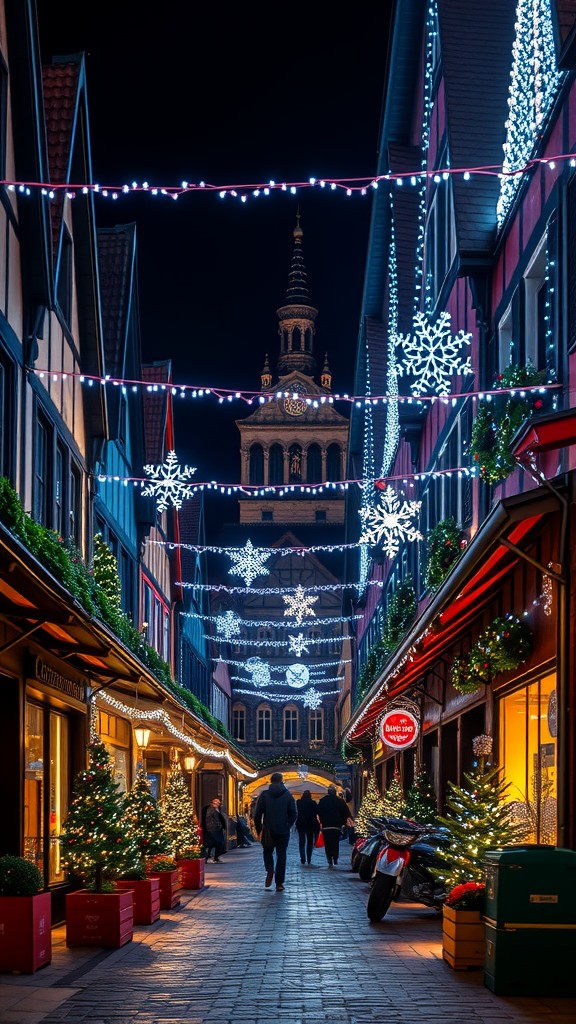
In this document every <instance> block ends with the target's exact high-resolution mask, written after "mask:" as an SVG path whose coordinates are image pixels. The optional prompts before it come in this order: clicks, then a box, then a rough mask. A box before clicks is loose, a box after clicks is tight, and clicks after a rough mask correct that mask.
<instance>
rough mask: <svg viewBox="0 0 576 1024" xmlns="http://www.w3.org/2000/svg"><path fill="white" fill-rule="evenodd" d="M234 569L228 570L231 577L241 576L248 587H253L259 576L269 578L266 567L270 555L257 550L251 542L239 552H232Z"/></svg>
mask: <svg viewBox="0 0 576 1024" xmlns="http://www.w3.org/2000/svg"><path fill="white" fill-rule="evenodd" d="M229 555H230V558H231V559H232V567H231V568H230V569H229V570H228V572H229V574H230V576H241V577H242V579H243V580H244V582H245V584H246V586H247V587H249V586H251V584H252V583H253V581H254V580H255V579H256V577H257V576H267V575H268V569H267V568H266V566H265V565H264V563H265V562H267V561H268V559H269V558H270V555H267V554H266V553H265V552H264V551H262V550H261V549H260V548H255V547H254V546H253V544H252V541H251V540H248V542H247V543H246V544H245V545H244V547H243V548H240V550H239V551H230V552H229Z"/></svg>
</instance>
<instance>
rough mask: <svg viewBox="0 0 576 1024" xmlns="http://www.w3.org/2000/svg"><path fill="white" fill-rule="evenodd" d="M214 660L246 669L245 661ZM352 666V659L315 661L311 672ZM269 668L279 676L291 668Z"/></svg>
mask: <svg viewBox="0 0 576 1024" xmlns="http://www.w3.org/2000/svg"><path fill="white" fill-rule="evenodd" d="M212 660H213V661H215V662H216V664H219V665H234V666H235V667H236V668H245V667H246V662H245V661H234V660H233V659H232V658H213V659H212ZM351 664H352V658H342V659H340V658H339V659H338V661H315V662H314V663H313V664H312V665H310V666H309V667H310V669H311V670H314V669H321V668H337V667H338V665H351ZM269 668H270V672H272V673H274V672H276V673H278V674H279V675H285V673H286V671H287V670H288V668H290V666H289V665H270V666H269Z"/></svg>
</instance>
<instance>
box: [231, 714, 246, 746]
mask: <svg viewBox="0 0 576 1024" xmlns="http://www.w3.org/2000/svg"><path fill="white" fill-rule="evenodd" d="M232 736H233V737H234V739H235V740H238V743H245V742H246V708H245V707H244V705H243V704H234V706H233V708H232Z"/></svg>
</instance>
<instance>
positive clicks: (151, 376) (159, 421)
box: [142, 359, 172, 465]
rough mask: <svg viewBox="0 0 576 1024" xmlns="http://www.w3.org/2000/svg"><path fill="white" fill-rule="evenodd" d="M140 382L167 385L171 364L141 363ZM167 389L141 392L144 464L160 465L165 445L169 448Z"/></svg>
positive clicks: (170, 376) (170, 378)
mask: <svg viewBox="0 0 576 1024" xmlns="http://www.w3.org/2000/svg"><path fill="white" fill-rule="evenodd" d="M142 380H144V381H147V382H148V383H150V384H160V385H162V384H168V383H170V382H171V380H172V364H171V362H170V360H169V359H167V360H166V361H165V362H155V363H143V364H142ZM169 395H170V391H169V388H162V387H160V388H158V390H157V391H148V390H147V389H144V391H143V392H142V399H143V406H144V452H145V455H146V462H147V463H150V464H152V465H160V464H161V463H162V462H164V456H165V445H166V446H169V445H170V444H171V443H172V439H171V437H170V436H169V435H170V430H169V429H167V428H168V426H169V424H168V399H169Z"/></svg>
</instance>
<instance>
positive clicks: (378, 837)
mask: <svg viewBox="0 0 576 1024" xmlns="http://www.w3.org/2000/svg"><path fill="white" fill-rule="evenodd" d="M370 827H371V830H372V831H371V832H370V835H369V836H364V837H363V838H362V839H357V840H356V843H355V844H354V847H353V849H352V857H351V865H352V870H353V871H356V873H357V874H358V875H359V876H360V878H361V879H362V881H363V882H369V881H370V879H371V878H372V875H373V874H374V865H375V864H376V857H377V856H378V854H379V853H380V850H381V849H382V846H383V845H384V843H385V842H386V840H385V839H384V834H383V829H384V820H383V819H381V818H371V819H370Z"/></svg>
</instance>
